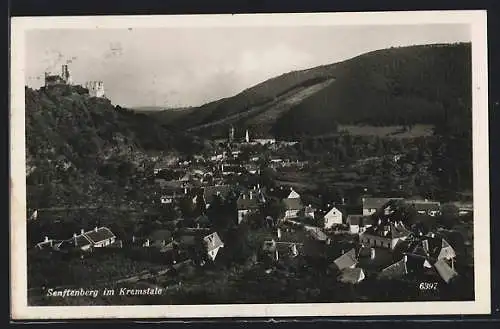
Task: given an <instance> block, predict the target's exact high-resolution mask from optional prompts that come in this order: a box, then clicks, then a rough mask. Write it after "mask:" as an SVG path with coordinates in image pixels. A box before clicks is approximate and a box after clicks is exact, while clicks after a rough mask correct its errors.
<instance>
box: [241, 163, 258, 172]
mask: <svg viewBox="0 0 500 329" xmlns="http://www.w3.org/2000/svg"><path fill="white" fill-rule="evenodd" d="M243 167H244V168H245V170H246V171H247V172H248V173H250V174H252V175H260V168H259V166H258V165H256V164H253V163H249V164H245V165H244V166H243Z"/></svg>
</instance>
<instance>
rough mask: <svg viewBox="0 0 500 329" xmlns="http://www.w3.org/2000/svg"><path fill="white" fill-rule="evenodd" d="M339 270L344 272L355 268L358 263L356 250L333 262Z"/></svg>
mask: <svg viewBox="0 0 500 329" xmlns="http://www.w3.org/2000/svg"><path fill="white" fill-rule="evenodd" d="M333 263H334V264H335V266H336V267H337V269H338V270H340V271H342V270H344V269H346V268H354V267H355V266H356V264H357V263H358V259H357V257H356V250H355V249H354V248H353V249H351V250H349V251H348V252H346V253H344V254H342V255H341V256H340V257H338V258H337V259H335V260H334V261H333Z"/></svg>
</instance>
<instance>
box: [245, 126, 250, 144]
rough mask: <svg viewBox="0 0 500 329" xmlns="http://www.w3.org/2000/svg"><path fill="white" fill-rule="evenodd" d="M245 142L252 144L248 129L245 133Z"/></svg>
mask: <svg viewBox="0 0 500 329" xmlns="http://www.w3.org/2000/svg"><path fill="white" fill-rule="evenodd" d="M245 142H247V143H250V135H249V134H248V129H247V131H246V133H245Z"/></svg>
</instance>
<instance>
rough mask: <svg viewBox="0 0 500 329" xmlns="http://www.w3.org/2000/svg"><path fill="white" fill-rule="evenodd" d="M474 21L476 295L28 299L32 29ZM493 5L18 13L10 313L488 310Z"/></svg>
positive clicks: (14, 52)
mask: <svg viewBox="0 0 500 329" xmlns="http://www.w3.org/2000/svg"><path fill="white" fill-rule="evenodd" d="M398 24H401V25H412V24H469V25H470V26H471V36H472V62H473V63H472V64H473V66H472V68H473V81H472V87H473V163H474V165H473V173H474V174H473V177H474V182H473V185H474V187H473V193H474V264H475V266H474V275H475V301H473V302H472V301H471V302H434V301H433V302H391V303H387V302H376V303H318V304H237V305H233V304H231V305H154V306H150V305H144V306H142V305H141V306H71V307H66V306H55V307H40V306H37V307H33V306H28V305H27V278H26V269H27V255H26V184H25V179H26V176H25V125H24V122H25V112H24V106H25V105H24V104H25V95H24V86H25V81H24V76H25V74H24V65H25V37H24V33H25V32H26V31H27V30H30V29H55V28H61V29H63V28H64V29H82V28H102V29H105V28H106V29H108V28H130V27H131V28H158V27H215V26H219V27H222V26H319V25H346V26H347V25H349V26H354V25H358V26H359V25H398ZM487 70H488V68H487V36H486V11H479V10H478V11H425V12H424V11H419V12H371V13H317V14H251V15H250V14H244V15H243V14H237V15H175V16H174V15H165V16H163V15H155V16H87V17H84V16H81V17H15V18H13V19H12V21H11V94H10V100H11V104H10V120H11V121H10V131H11V147H10V151H11V178H10V189H11V215H10V216H11V218H10V225H11V229H10V239H11V240H10V244H11V264H10V265H11V271H10V274H11V300H12V302H11V317H12V318H13V319H74V318H216V317H242V318H246V317H301V316H372V315H449V314H489V313H490V312H491V309H490V308H491V302H490V299H491V296H490V294H491V291H490V289H491V288H490V222H489V217H490V211H489V156H488V154H489V150H488V79H487Z"/></svg>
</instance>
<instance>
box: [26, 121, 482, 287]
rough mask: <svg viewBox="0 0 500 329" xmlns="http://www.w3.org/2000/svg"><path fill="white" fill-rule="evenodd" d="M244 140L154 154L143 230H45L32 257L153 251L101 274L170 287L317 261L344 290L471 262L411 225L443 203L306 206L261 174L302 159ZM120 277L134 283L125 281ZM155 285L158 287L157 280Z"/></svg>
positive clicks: (439, 237) (448, 276)
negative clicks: (135, 268) (180, 275)
mask: <svg viewBox="0 0 500 329" xmlns="http://www.w3.org/2000/svg"><path fill="white" fill-rule="evenodd" d="M241 135H243V136H240V137H239V138H237V137H236V136H235V128H234V127H231V129H230V130H229V132H228V137H227V138H226V139H219V140H216V141H215V142H214V143H215V145H216V147H215V148H214V149H213V150H212V152H211V153H206V154H199V155H195V156H193V157H190V158H182V157H177V156H168V157H164V158H161V157H155V158H154V159H153V160H154V161H155V166H154V168H153V169H152V172H150V173H146V174H147V175H148V176H150V180H149V182H151V184H152V186H153V187H154V189H153V191H154V192H152V193H153V195H152V197H151V198H150V199H148V200H149V201H145V202H147V203H148V204H146V205H144V209H154V210H156V212H155V213H156V214H158V215H156V217H153V219H149V220H145V219H143V220H142V226H141V229H139V230H138V229H133V232H132V229H130V230H125V233H122V234H120V233H119V232H115V231H114V230H113V228H112V227H113V225H107V224H105V223H104V224H103V222H100V221H96V225H94V227H81V228H80V230H79V231H77V232H74V233H73V235H72V236H71V235H70V236H66V237H62V236H61V233H59V234H54V235H58V236H50V233H47V230H46V231H45V233H44V234H45V235H44V237H43V239H41V241H39V242H38V243H36V244H35V245H34V246H33V250H35V251H34V252H36V253H47V252H48V253H50V254H54V253H58V254H64V255H66V256H65V257H71V258H73V259H80V258H81V259H84V258H85V259H87V260H88V259H92V257H94V256H93V255H95V254H96V253H99V252H100V251H102V250H104V249H106V250H107V252H108V253H109V252H110V253H113V252H116V253H120V254H125V255H126V254H127V253H131V254H137V253H138V252H139V253H141V252H144V251H146V252H147V254H148V255H149V256H148V259H151V255H154V257H153V258H154V260H155V261H154V263H155V264H157V265H158V266H159V267H158V268H159V270H157V272H156V274H151V273H150V272H151V271H149V270H148V269H147V266H146V267H145V268H144V269H145V270H146V271H145V272H144V273H146V274H145V275H144V274H143V275H142V277H141V276H140V275H136V273H126V274H123V275H122V277H121V278H113V279H109V278H108V279H109V280H114V282H115V283H116V282H123V283H126V282H138V281H141V280H142V281H143V280H146V281H147V280H150V279H151V278H152V277H155V275H156V276H158V275H159V276H162V277H163V278H167V280H169V282H170V281H171V280H170V279H168V277H169V275H170V273H172V272H171V271H172V270H175V271H177V272H178V271H183V270H184V269H185V268H196V269H197V271H200V270H201V271H202V272H201V273H203V269H204V268H207V269H210V268H211V267H213V266H214V264H217V263H218V262H224V263H225V266H226V268H227V267H231V266H233V262H238V261H235V259H240V258H243V262H242V263H243V264H245V265H244V266H245V267H244V268H245V269H246V270H249V269H252V270H256V269H258V270H259V271H261V274H262V275H268V276H269V275H270V276H272V275H273V272H275V271H277V269H278V268H279V267H280V266H281V265H282V264H288V265H290V264H300V266H302V267H303V266H305V267H311V266H313V265H312V264H315V263H321V264H322V266H325V267H326V269H325V271H326V272H325V273H328V275H329V276H331V277H334V278H335V279H336V280H337V282H339V283H342V284H352V285H356V284H358V283H360V282H362V281H365V280H367V279H370V280H384V279H388V280H413V281H414V282H415V285H416V286H418V285H419V283H421V282H424V283H425V282H430V283H429V284H430V285H431V286H434V285H438V284H439V285H442V284H444V285H447V284H450V283H452V282H453V281H454V280H455V279H456V278H459V277H460V276H461V269H462V268H465V267H466V266H467V265H468V264H463V262H464V261H463V259H464V258H463V257H462V258H460V259H459V258H458V256H460V255H457V254H462V253H463V250H462V249H463V245H468V246H470V244H471V242H470V241H468V240H467V241H464V240H465V239H462V242H458V245H455V244H457V242H456V241H460V239H458V240H457V239H456V235H455V237H454V235H453V234H451V235H450V233H453V230H449V229H446V228H443V227H440V225H438V224H436V225H431V227H432V228H431V229H429V228H428V227H426V226H425V225H422V223H420V222H419V221H418V220H415V217H419V218H426V220H427V221H428V220H431V221H432V220H433V219H434V220H435V219H436V218H439V217H440V216H441V215H442V214H441V209H442V204H441V203H440V202H438V201H433V200H427V199H424V198H418V197H416V198H402V197H397V196H389V197H388V196H380V195H362V196H361V198H360V200H359V201H360V204H359V206H356V205H355V206H353V204H355V202H357V200H345V198H344V197H342V198H338V199H336V200H325V199H324V198H323V199H322V200H323V202H318V201H316V202H315V204H313V203H312V202H311V201H310V200H318V199H317V198H316V199H315V198H311V197H308V195H307V194H308V193H310V191H307V190H306V191H304V193H303V192H300V190H299V188H294V187H292V186H287V185H286V184H276V182H275V181H272V179H270V178H269V177H267V175H268V173H269V172H279V171H281V170H289V169H290V168H294V169H295V170H299V171H301V170H307V169H306V168H307V166H308V161H307V160H305V159H298V158H289V157H286V153H285V152H283V151H281V152H280V150H282V149H283V148H285V149H286V148H287V147H290V146H291V145H292V146H293V145H294V144H296V142H279V141H276V140H274V139H252V138H251V136H250V132H249V131H248V130H245V133H244V134H241ZM263 150H265V151H266V152H263ZM264 153H265V154H266V158H263V156H262V155H263V154H264ZM269 155H270V156H269ZM399 157H401V155H399V156H398V157H395V158H397V159H394V161H397V160H399ZM458 210H459V212H458V214H457V215H458V217H457V221H459V220H460V218H464V217H467V216H470V215H471V213H472V207H470V206H469V207H467V206H465V205H462V206H461V207H460V208H458ZM39 211H40V212H41V211H42V210H36V209H35V210H33V212H32V214H31V216H30V218H29V223H36V222H37V221H40V219H39V214H38V212H39ZM146 214H147V212H144V214H143V215H144V216H146ZM99 224H101V225H99ZM136 226H137V225H136ZM73 227H74V226H73ZM243 227H245V230H243ZM242 230H243V231H242ZM62 231H64V230H62ZM66 232H67V230H66ZM122 232H123V230H122ZM235 232H238V233H235ZM242 232H243V233H242ZM235 234H239V235H238V237H236V238H235V237H234V236H235ZM229 240H232V241H229ZM235 240H244V241H243V242H242V241H235ZM242 243H243V244H245V245H244V246H243V247H242ZM242 248H243V250H242ZM245 248H246V249H245ZM457 248H459V249H460V250H456V249H457ZM248 249H250V250H248ZM240 254H241V255H240ZM228 255H229V256H228ZM240 264H241V262H240ZM238 266H239V265H238ZM293 268H297V267H292V269H293ZM199 273H200V272H199ZM127 276H130V277H132V278H131V279H130V280H129V281H127V278H126V277H127ZM180 281H182V280H178V281H176V283H175V284H176V285H179V284H181V283H182V282H180ZM155 282H156V283H155V285H156V286H158V285H159V284H158V282H161V280H156V281H155ZM188 283H189V282H188V281H186V282H184V284H188ZM89 284H90V283H89ZM160 285H161V283H160Z"/></svg>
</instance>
